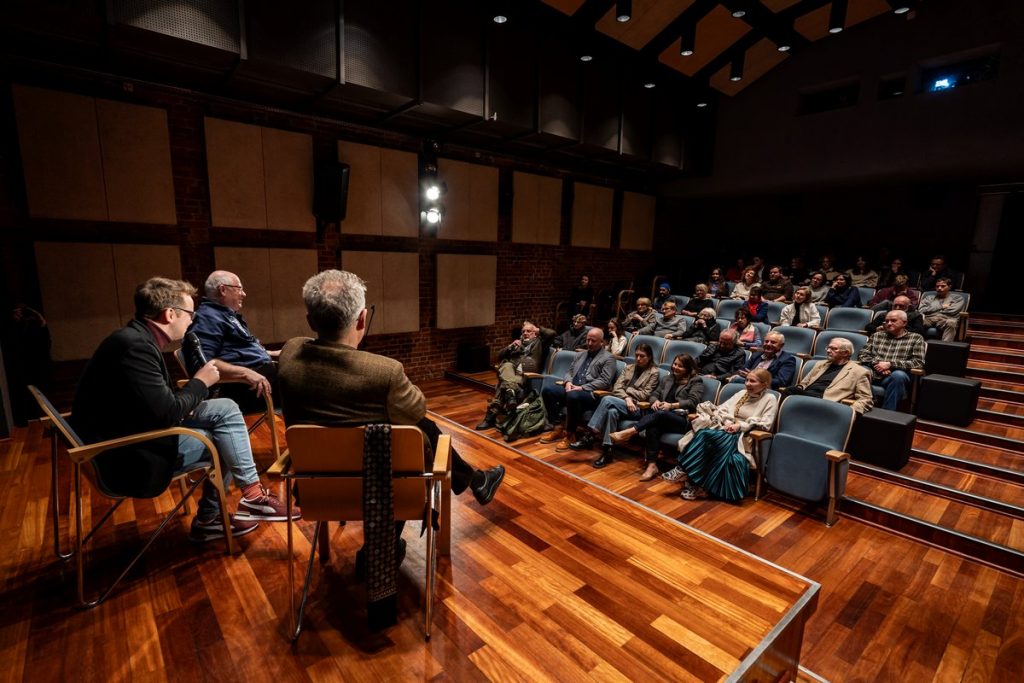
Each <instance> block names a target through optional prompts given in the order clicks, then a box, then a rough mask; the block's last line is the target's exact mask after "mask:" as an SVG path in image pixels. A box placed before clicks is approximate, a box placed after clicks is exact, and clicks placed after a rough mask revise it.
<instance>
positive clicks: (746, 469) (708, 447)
mask: <svg viewBox="0 0 1024 683" xmlns="http://www.w3.org/2000/svg"><path fill="white" fill-rule="evenodd" d="M771 385H772V376H771V373H769V372H768V371H767V370H764V369H755V370H752V371H751V372H750V374H748V375H747V381H746V384H745V388H744V390H743V391H741V392H739V393H737V394H735V395H734V396H733V397H732V398H730V399H729V400H728V401H726V402H725V403H723V404H721V405H719V406H714V405H711V404H707V403H704V404H701V406H700V407H699V409H698V413H699V414H698V416H697V418H696V419H695V420H694V423H693V429H694V431H693V432H691V433H690V434H688V435H687V436H686V437H684V438H683V439H682V440H681V441H680V450H681V451H682V452H681V453H680V454H679V465H678V466H677V467H676V468H675V469H674V470H671V471H669V472H666V473H665V475H664V477H665V478H666V479H669V480H670V481H681V482H683V490H682V493H681V494H680V495H682V497H683V498H685V499H687V500H697V499H700V498H707V497H708V495H711V496H714V497H715V498H721V499H722V500H728V501H736V500H740V499H741V498H743V496H744V495H746V493H747V480H748V476H749V473H750V468H751V466H753V465H754V458H753V456H752V455H751V451H752V446H753V440H752V439H751V438H750V435H749V432H750V431H751V430H752V429H762V430H771V428H772V426H773V425H774V424H775V414H776V412H777V411H778V407H779V399H778V397H776V396H775V395H774V394H771V393H770V392H769V391H768V389H769V388H770V387H771ZM669 475H672V476H669Z"/></svg>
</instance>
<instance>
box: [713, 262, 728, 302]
mask: <svg viewBox="0 0 1024 683" xmlns="http://www.w3.org/2000/svg"><path fill="white" fill-rule="evenodd" d="M708 294H710V295H711V296H712V297H714V298H715V299H724V298H725V297H727V296H729V283H728V282H726V281H725V278H724V277H723V276H722V269H721V268H717V267H715V268H712V269H711V274H710V275H709V276H708Z"/></svg>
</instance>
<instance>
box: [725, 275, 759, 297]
mask: <svg viewBox="0 0 1024 683" xmlns="http://www.w3.org/2000/svg"><path fill="white" fill-rule="evenodd" d="M758 282H760V280H758V279H757V271H756V270H754V269H753V268H747V269H746V270H744V271H743V275H742V276H741V278H740V281H739V282H737V283H736V284H735V286H733V288H732V294H731V295H730V296H731V297H732V298H733V299H746V298H747V297H748V296H750V290H752V289H753V288H754V287H756V286H757V283H758Z"/></svg>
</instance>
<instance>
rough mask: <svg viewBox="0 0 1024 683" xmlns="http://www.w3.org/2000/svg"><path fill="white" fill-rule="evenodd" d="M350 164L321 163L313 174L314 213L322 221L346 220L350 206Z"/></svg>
mask: <svg viewBox="0 0 1024 683" xmlns="http://www.w3.org/2000/svg"><path fill="white" fill-rule="evenodd" d="M348 173H349V167H348V164H342V163H339V162H336V161H331V162H324V163H319V164H317V165H316V169H315V171H314V175H313V215H315V216H316V217H317V218H319V219H320V220H322V221H328V222H331V223H336V222H339V221H343V220H345V209H346V207H347V206H348Z"/></svg>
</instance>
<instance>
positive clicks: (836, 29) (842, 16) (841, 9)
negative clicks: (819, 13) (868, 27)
mask: <svg viewBox="0 0 1024 683" xmlns="http://www.w3.org/2000/svg"><path fill="white" fill-rule="evenodd" d="M845 26H846V0H832V9H830V10H829V13H828V32H829V33H842V32H843V28H844V27H845Z"/></svg>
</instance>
